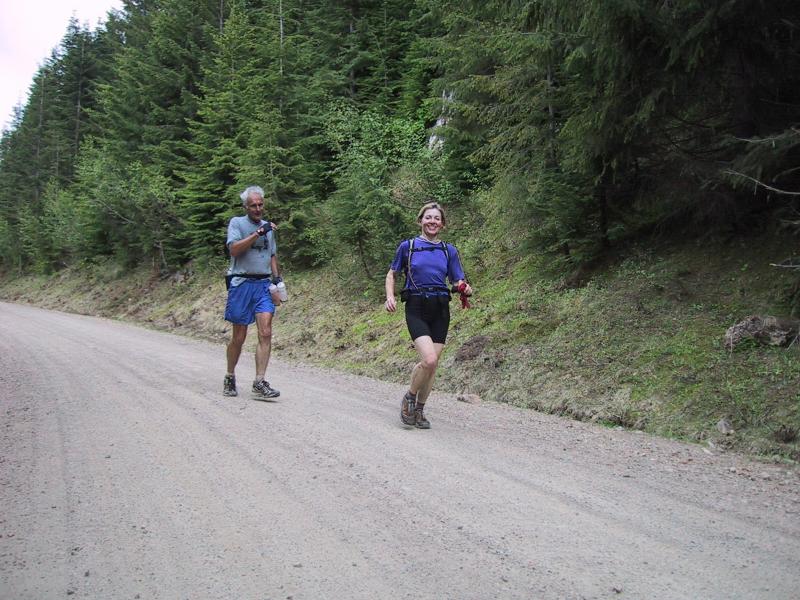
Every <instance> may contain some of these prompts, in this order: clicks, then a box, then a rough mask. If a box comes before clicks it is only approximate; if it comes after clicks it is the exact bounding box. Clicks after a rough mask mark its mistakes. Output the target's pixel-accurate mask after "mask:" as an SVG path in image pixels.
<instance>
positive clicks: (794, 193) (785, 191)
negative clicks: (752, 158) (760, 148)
mask: <svg viewBox="0 0 800 600" xmlns="http://www.w3.org/2000/svg"><path fill="white" fill-rule="evenodd" d="M723 173H725V174H727V175H738V176H739V177H744V178H745V179H749V180H750V181H752V182H753V183H755V184H756V185H760V186H761V187H763V188H766V189H768V190H770V191H772V192H777V193H778V194H786V195H787V196H800V192H790V191H787V190H779V189H778V188H774V187H772V186H769V185H767V184H766V183H763V182H761V181H759V180H758V179H754V178H752V177H750V176H749V175H745V174H744V173H738V172H737V171H731V170H730V169H725V170H724V171H723Z"/></svg>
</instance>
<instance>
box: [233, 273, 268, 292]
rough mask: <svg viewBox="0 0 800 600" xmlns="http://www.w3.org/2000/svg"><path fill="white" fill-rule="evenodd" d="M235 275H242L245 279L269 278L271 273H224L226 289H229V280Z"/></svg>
mask: <svg viewBox="0 0 800 600" xmlns="http://www.w3.org/2000/svg"><path fill="white" fill-rule="evenodd" d="M235 277H243V278H245V279H269V278H270V277H272V274H271V273H269V274H266V275H265V274H263V273H259V274H256V275H251V274H250V273H232V274H230V275H225V289H226V290H229V289H231V280H233V279H234V278H235Z"/></svg>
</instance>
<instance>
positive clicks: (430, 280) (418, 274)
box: [391, 237, 466, 291]
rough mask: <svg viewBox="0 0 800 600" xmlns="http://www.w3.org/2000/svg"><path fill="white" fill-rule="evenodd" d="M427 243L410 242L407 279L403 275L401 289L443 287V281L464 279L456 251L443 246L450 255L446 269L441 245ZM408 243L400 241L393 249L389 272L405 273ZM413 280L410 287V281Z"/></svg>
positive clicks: (423, 241)
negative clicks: (403, 280) (409, 273)
mask: <svg viewBox="0 0 800 600" xmlns="http://www.w3.org/2000/svg"><path fill="white" fill-rule="evenodd" d="M443 244H444V242H439V243H438V244H431V243H430V242H429V241H427V240H425V239H424V238H421V237H417V238H415V239H414V252H412V253H411V277H409V276H408V273H406V283H405V285H404V286H403V289H411V290H412V291H413V290H414V289H415V288H426V287H438V288H444V289H446V288H447V282H446V281H445V278H447V279H449V280H450V283H451V284H454V283H455V282H456V281H459V280H461V279H466V277H465V275H464V269H463V268H462V267H461V259H460V258H459V256H458V250H456V247H455V246H453V245H452V244H447V252H449V253H450V270H449V271H448V269H447V254H445V253H444V250H443V249H442V245H443ZM408 247H409V240H403V241H402V242H400V245H399V246H398V247H397V252H395V255H394V260H393V261H392V266H391V269H392V271H394V272H395V273H399V272H400V271H403V272H405V270H406V267H407V265H408ZM419 248H435V250H419ZM412 280H413V284H412V283H411V281H412Z"/></svg>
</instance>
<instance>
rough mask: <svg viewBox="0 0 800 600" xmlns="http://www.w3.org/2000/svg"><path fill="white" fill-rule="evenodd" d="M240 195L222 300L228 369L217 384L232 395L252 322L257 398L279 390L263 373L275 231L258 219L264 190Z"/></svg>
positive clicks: (251, 189)
mask: <svg viewBox="0 0 800 600" xmlns="http://www.w3.org/2000/svg"><path fill="white" fill-rule="evenodd" d="M240 198H241V199H242V206H243V207H244V209H245V212H246V214H245V215H243V216H241V217H233V218H232V219H231V220H230V222H229V223H228V239H227V242H226V243H227V245H228V250H229V252H230V255H231V262H230V266H229V268H228V277H229V279H230V289H229V290H228V301H227V304H226V306H225V320H226V321H229V322H230V323H231V324H232V325H233V332H232V334H231V340H230V343H229V344H228V348H227V359H228V372H227V373H226V375H225V379H224V382H223V386H222V393H223V394H224V395H225V396H236V395H238V392H237V390H236V375H235V370H236V364H237V363H238V362H239V356H240V355H241V353H242V346H243V345H244V340H245V338H246V337H247V328H248V326H250V325H251V324H253V323H255V324H256V327H257V329H258V345H257V346H256V376H255V380H254V381H253V396H254V397H255V398H257V399H259V400H266V399H268V398H277V397H278V396H280V395H281V393H280V392H279V391H278V390H276V389H274V388H273V387H272V386H270V384H269V382H268V381H267V380H266V379H265V377H266V373H267V365H268V364H269V355H270V351H271V349H272V317H273V315H274V314H275V302H274V301H273V298H272V296H271V294H270V291H269V284H270V279H271V278H272V279H276V278H278V276H279V275H278V258H277V256H276V251H277V246H276V244H275V233H274V231H273V230H272V225H271V223H270V222H269V221H264V220H263V218H262V217H263V213H264V190H263V189H261V188H260V187H258V186H255V185H254V186H250V187H248V188H247V189H246V190H244V191H243V192H242V193H241V195H240Z"/></svg>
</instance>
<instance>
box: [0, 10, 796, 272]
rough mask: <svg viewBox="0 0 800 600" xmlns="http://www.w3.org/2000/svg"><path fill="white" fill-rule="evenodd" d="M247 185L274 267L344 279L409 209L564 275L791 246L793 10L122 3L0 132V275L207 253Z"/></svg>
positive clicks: (51, 70)
mask: <svg viewBox="0 0 800 600" xmlns="http://www.w3.org/2000/svg"><path fill="white" fill-rule="evenodd" d="M249 184H259V185H261V186H262V187H264V189H265V190H266V191H267V204H268V213H269V214H268V216H269V217H270V218H272V219H274V220H275V221H277V222H278V223H279V224H280V231H279V238H280V244H281V249H282V250H281V253H282V258H283V261H284V262H287V263H288V264H290V265H292V266H293V267H294V268H298V269H302V268H307V267H313V266H326V265H334V266H335V263H336V260H337V256H341V255H342V254H343V252H342V250H343V249H345V250H346V254H347V255H348V256H350V257H353V258H354V259H355V261H354V263H353V264H356V265H358V269H357V270H358V276H359V277H362V278H364V279H365V280H375V279H376V278H377V279H378V280H380V279H381V278H382V273H383V272H385V267H386V265H387V264H388V260H389V256H390V255H391V253H392V252H393V249H394V247H395V246H396V243H397V240H398V239H400V238H401V237H402V236H404V235H407V234H408V233H409V231H410V229H409V228H410V225H411V224H410V222H409V221H410V219H411V218H413V209H414V208H415V207H417V206H419V205H420V204H421V203H422V202H423V201H424V200H427V199H430V198H433V199H438V200H439V201H441V202H443V203H444V204H445V205H446V206H447V207H449V208H451V209H454V210H455V211H458V212H460V214H461V215H462V218H461V219H460V221H459V222H460V227H461V229H462V231H461V235H462V237H466V236H467V233H468V232H469V237H470V239H476V240H477V242H476V244H475V245H476V247H480V248H483V247H487V246H489V247H494V248H498V251H503V249H504V248H505V249H506V250H508V251H509V256H510V258H513V259H514V260H524V259H525V258H526V257H531V256H546V257H547V259H548V261H549V264H551V265H554V266H555V267H556V268H561V269H563V270H564V271H565V272H566V271H568V270H570V269H575V268H577V267H579V266H580V265H585V264H590V263H591V262H592V261H594V260H596V259H598V258H599V257H602V256H604V255H605V254H607V253H608V252H609V251H610V250H611V249H613V248H615V247H620V246H621V245H623V244H625V243H626V242H628V241H630V240H632V239H642V238H643V237H644V236H649V235H652V234H654V233H658V234H661V235H670V234H672V233H675V232H680V234H681V235H685V234H687V233H689V234H691V233H692V232H698V233H699V232H705V231H708V230H709V229H713V230H718V231H725V232H728V233H729V234H730V235H733V236H736V235H738V234H740V233H741V232H744V231H747V230H750V229H752V228H753V227H760V226H763V225H764V223H767V222H769V223H773V224H778V223H783V224H785V225H786V226H788V227H795V228H797V229H800V211H799V210H798V208H799V207H800V3H798V2H797V0H772V1H770V2H767V1H766V0H684V1H682V2H677V1H675V0H603V1H600V0H575V1H574V2H569V3H566V2H562V1H558V0H533V1H528V2H514V1H489V2H485V1H481V2H474V1H472V0H460V1H458V2H451V1H448V0H125V1H124V2H123V9H122V10H120V11H115V12H111V13H110V14H109V15H108V19H107V22H106V23H105V24H104V25H103V26H101V27H99V28H98V29H96V30H90V29H88V28H87V27H85V26H81V25H80V24H79V23H77V22H75V21H73V22H71V23H69V25H68V27H67V28H66V33H65V35H64V37H63V39H62V41H61V43H60V45H59V46H58V47H57V48H55V49H54V50H53V52H52V55H51V56H50V57H49V59H48V60H46V61H45V63H44V65H43V66H42V67H41V68H40V69H39V71H38V72H37V73H36V75H35V78H34V80H33V82H32V84H31V87H30V95H29V98H28V101H27V104H26V105H25V106H21V107H19V108H18V110H17V111H16V114H15V115H14V118H13V122H12V124H11V126H10V127H9V128H8V129H7V130H5V131H4V132H3V136H2V145H1V148H0V269H1V270H2V271H4V272H6V273H8V274H12V275H13V274H14V273H26V272H33V273H49V272H53V271H55V270H58V269H61V268H63V267H65V266H70V265H76V264H80V263H82V262H91V261H98V260H113V261H116V262H117V263H118V264H121V265H125V266H137V265H145V264H147V265H152V267H153V269H155V270H158V271H161V272H169V271H170V270H174V269H176V268H178V267H180V266H181V265H183V264H185V263H187V262H188V261H191V260H194V261H196V263H201V262H203V261H207V260H208V259H209V258H212V257H219V256H220V255H221V254H222V252H223V244H222V241H223V239H224V230H225V225H226V223H227V220H228V219H229V218H230V217H231V216H232V215H234V214H239V213H240V210H241V207H240V204H239V200H238V192H239V191H240V190H241V189H243V187H244V186H246V185H249ZM787 258H790V251H789V250H788V249H787Z"/></svg>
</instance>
